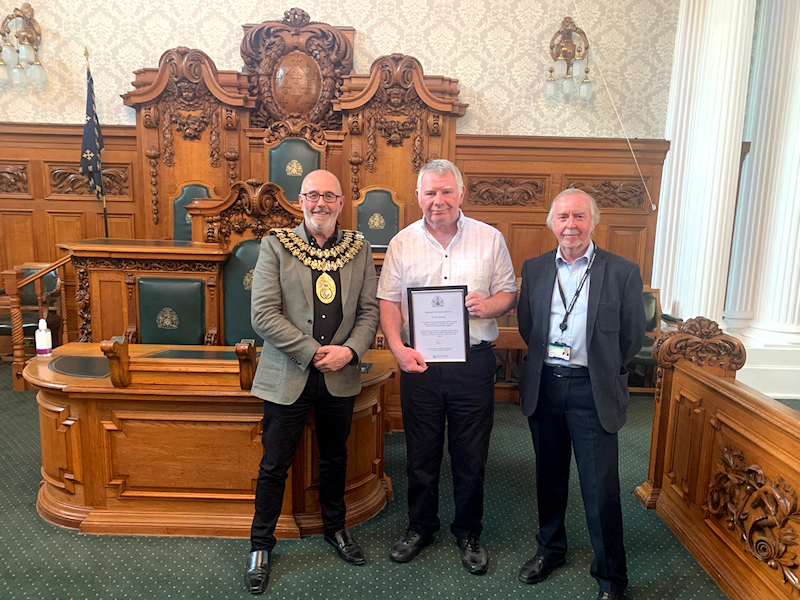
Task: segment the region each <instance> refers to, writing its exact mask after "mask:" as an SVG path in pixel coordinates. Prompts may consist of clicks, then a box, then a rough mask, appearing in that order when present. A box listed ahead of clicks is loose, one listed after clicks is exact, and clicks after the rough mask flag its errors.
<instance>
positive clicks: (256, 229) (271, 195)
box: [205, 179, 303, 246]
mask: <svg viewBox="0 0 800 600" xmlns="http://www.w3.org/2000/svg"><path fill="white" fill-rule="evenodd" d="M231 194H232V195H235V200H234V201H233V202H231V204H230V206H228V207H226V208H225V209H223V210H222V211H220V212H219V213H217V214H210V215H206V217H205V241H206V242H208V243H220V244H222V245H223V246H229V245H230V237H231V234H232V233H237V234H243V233H245V232H246V231H248V230H249V231H251V232H252V233H253V237H254V238H256V239H261V238H262V237H264V236H265V235H266V234H267V233H268V232H269V230H270V229H271V228H273V227H296V226H297V225H299V224H300V222H301V221H302V220H303V218H302V216H301V214H302V213H299V209H298V212H297V213H293V212H291V211H290V210H287V208H286V205H288V202H287V201H286V199H285V198H286V197H285V196H284V194H283V190H281V188H280V187H279V186H278V185H276V184H274V183H271V182H267V183H264V182H262V181H259V180H257V179H250V180H248V181H239V182H237V183H236V184H234V186H233V189H232V190H231Z"/></svg>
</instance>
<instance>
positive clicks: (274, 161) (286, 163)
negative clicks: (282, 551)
mask: <svg viewBox="0 0 800 600" xmlns="http://www.w3.org/2000/svg"><path fill="white" fill-rule="evenodd" d="M320 160H321V156H320V151H319V150H315V149H314V148H312V147H311V145H310V144H309V143H308V142H307V141H305V140H304V139H300V138H287V139H285V140H283V141H282V142H281V143H280V144H278V145H277V146H275V147H274V148H271V149H270V151H269V180H270V181H271V182H272V183H277V184H278V185H279V186H281V188H283V191H284V193H285V194H286V198H287V199H288V200H289V201H290V202H297V195H298V194H299V193H300V185H301V184H302V183H303V177H305V176H306V175H308V174H309V173H310V172H311V171H316V170H317V169H319V168H320Z"/></svg>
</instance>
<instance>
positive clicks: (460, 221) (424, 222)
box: [422, 208, 467, 231]
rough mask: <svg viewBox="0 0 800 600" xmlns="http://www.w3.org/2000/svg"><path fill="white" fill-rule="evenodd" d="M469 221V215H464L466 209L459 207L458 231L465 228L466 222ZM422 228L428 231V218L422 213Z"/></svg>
mask: <svg viewBox="0 0 800 600" xmlns="http://www.w3.org/2000/svg"><path fill="white" fill-rule="evenodd" d="M466 222H467V217H466V216H464V211H462V210H461V209H460V208H459V209H458V220H457V221H456V227H457V228H458V231H461V230H462V229H464V224H465V223H466ZM422 228H423V229H424V230H425V231H428V220H427V219H426V218H425V215H422Z"/></svg>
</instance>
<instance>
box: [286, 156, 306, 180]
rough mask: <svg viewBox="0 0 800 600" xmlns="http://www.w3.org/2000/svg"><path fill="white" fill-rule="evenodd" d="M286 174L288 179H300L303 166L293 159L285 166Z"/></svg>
mask: <svg viewBox="0 0 800 600" xmlns="http://www.w3.org/2000/svg"><path fill="white" fill-rule="evenodd" d="M286 174H287V175H288V176H289V177H302V176H303V165H301V164H300V163H299V162H298V161H297V159H295V158H293V159H292V160H290V161H289V162H288V163H287V165H286Z"/></svg>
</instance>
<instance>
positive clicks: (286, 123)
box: [264, 116, 327, 146]
mask: <svg viewBox="0 0 800 600" xmlns="http://www.w3.org/2000/svg"><path fill="white" fill-rule="evenodd" d="M287 137H298V138H303V139H306V140H308V141H309V142H313V143H314V144H318V145H320V146H325V145H326V144H327V141H326V140H325V132H324V131H323V130H322V128H321V127H320V126H319V125H316V124H314V123H309V122H308V121H305V120H303V119H301V118H300V117H297V116H290V117H287V118H286V119H285V120H283V121H276V122H275V123H272V124H271V125H270V126H269V127H267V131H266V137H265V138H264V143H267V144H271V143H273V142H277V141H280V140H283V139H285V138H287Z"/></svg>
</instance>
